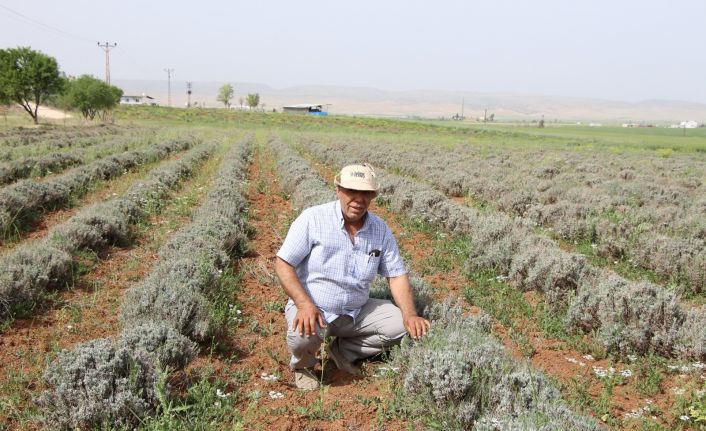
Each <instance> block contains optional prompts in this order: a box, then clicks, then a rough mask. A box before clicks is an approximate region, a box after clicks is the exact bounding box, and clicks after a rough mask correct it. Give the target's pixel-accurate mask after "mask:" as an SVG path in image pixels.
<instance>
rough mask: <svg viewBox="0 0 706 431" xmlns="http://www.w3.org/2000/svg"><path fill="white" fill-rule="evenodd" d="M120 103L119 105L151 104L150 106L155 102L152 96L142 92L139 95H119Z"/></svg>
mask: <svg viewBox="0 0 706 431" xmlns="http://www.w3.org/2000/svg"><path fill="white" fill-rule="evenodd" d="M120 104H121V105H151V106H156V105H157V102H156V101H155V99H154V97H152V96H148V95H147V94H144V93H142V95H140V96H129V95H125V96H120Z"/></svg>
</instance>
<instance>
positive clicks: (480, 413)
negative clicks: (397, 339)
mask: <svg viewBox="0 0 706 431" xmlns="http://www.w3.org/2000/svg"><path fill="white" fill-rule="evenodd" d="M430 318H431V321H432V325H431V328H430V331H429V333H428V334H427V336H425V337H424V338H422V339H420V340H416V341H412V340H405V341H404V342H403V344H402V346H401V348H400V350H399V351H398V352H397V353H396V355H395V357H394V364H395V365H396V366H399V367H400V370H401V375H402V383H401V384H402V387H403V388H404V390H405V395H404V396H405V397H406V402H404V403H403V404H402V406H401V408H402V409H405V410H407V412H408V413H412V414H413V415H415V416H421V417H425V418H429V419H431V420H432V421H434V422H435V423H436V424H438V425H439V426H441V427H442V428H443V429H457V430H463V429H471V427H477V429H511V428H502V426H503V423H506V424H523V423H524V424H527V425H529V426H531V427H530V428H528V429H560V428H561V426H563V425H564V424H574V425H576V426H577V427H576V428H573V429H585V430H596V429H600V427H598V425H597V424H596V423H595V422H594V421H592V420H591V419H590V418H584V417H581V416H577V415H575V414H574V413H572V412H571V411H570V410H569V409H567V408H566V406H565V404H564V403H563V401H562V400H561V395H560V393H559V391H558V390H557V389H556V388H554V386H553V385H552V384H551V382H550V381H549V380H548V379H547V378H546V377H544V375H542V374H540V373H537V372H535V371H532V370H531V369H530V368H528V367H527V366H525V365H520V364H518V363H517V362H515V361H514V360H513V359H512V358H511V357H510V356H509V355H508V354H507V353H506V352H505V350H504V348H503V347H502V345H501V344H499V343H498V342H497V341H496V340H495V339H493V338H492V337H491V336H490V335H489V334H488V331H489V328H490V318H489V317H488V316H487V315H481V316H477V317H476V316H464V315H463V312H462V310H461V308H460V307H459V306H458V305H454V304H453V303H451V302H448V301H447V302H446V303H443V304H435V305H434V306H433V307H432V308H431V312H430ZM496 418H502V420H500V421H498V420H496ZM535 418H536V420H535ZM547 425H550V426H551V427H550V428H541V427H542V426H547ZM493 426H495V428H493ZM532 427H536V428H532ZM552 427H553V428H552ZM473 429H476V428H473ZM519 429H523V428H519Z"/></svg>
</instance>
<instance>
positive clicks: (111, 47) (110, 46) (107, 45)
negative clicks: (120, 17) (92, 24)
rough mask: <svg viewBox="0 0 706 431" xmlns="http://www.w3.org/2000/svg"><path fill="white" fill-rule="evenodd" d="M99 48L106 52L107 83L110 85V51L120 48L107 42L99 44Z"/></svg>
mask: <svg viewBox="0 0 706 431" xmlns="http://www.w3.org/2000/svg"><path fill="white" fill-rule="evenodd" d="M98 46H100V47H101V48H102V49H103V51H105V83H106V84H108V85H110V50H111V49H113V48H115V47H116V46H118V44H117V43H112V44H111V43H108V42H106V43H104V44H103V45H101V43H100V42H98Z"/></svg>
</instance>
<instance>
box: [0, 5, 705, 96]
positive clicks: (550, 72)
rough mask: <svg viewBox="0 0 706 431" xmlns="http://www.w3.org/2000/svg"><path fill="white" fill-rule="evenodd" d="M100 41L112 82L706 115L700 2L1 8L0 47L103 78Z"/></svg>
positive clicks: (702, 15) (703, 8)
mask: <svg viewBox="0 0 706 431" xmlns="http://www.w3.org/2000/svg"><path fill="white" fill-rule="evenodd" d="M17 13H19V14H21V15H23V16H24V17H22V16H19V15H17ZM50 27H51V28H50ZM97 41H100V42H117V43H118V46H117V48H115V49H114V50H112V51H111V57H110V61H111V77H112V78H113V79H165V80H166V73H165V72H164V71H163V69H165V68H173V69H174V70H175V71H174V74H173V78H174V79H178V80H192V81H230V82H233V83H237V82H253V83H263V84H268V85H270V86H273V87H276V88H282V87H288V86H294V85H309V84H327V85H347V86H366V87H375V88H380V89H390V90H413V89H443V90H467V91H482V92H523V93H540V94H549V95H563V96H582V97H585V96H588V97H596V98H606V99H615V100H626V101H639V100H647V99H676V100H688V101H694V102H700V103H706V54H704V48H705V44H706V1H705V0H672V1H667V0H664V1H655V0H625V1H622V0H611V1H608V0H590V1H589V0H574V1H571V0H554V1H551V0H534V1H527V0H514V1H510V0H483V1H476V0H473V1H471V0H469V1H460V0H459V1H451V0H437V1H421V0H377V1H369V0H357V1H355V2H342V1H335V0H328V1H318V0H317V1H291V0H290V1H284V0H282V1H274V0H250V1H247V2H244V1H239V0H233V1H210V0H202V1H199V2H193V1H188V2H187V1H174V0H172V1H163V0H141V1H135V0H121V1H110V0H103V1H95V0H90V1H89V0H81V1H79V0H59V1H56V0H52V1H49V0H37V1H28V0H0V47H2V48H7V47H16V46H31V47H32V48H34V49H39V50H41V51H43V52H45V53H47V54H50V55H52V56H54V57H56V59H57V60H58V61H59V64H60V66H61V68H62V70H64V71H65V72H67V73H68V74H72V75H78V74H83V73H88V74H92V75H94V76H97V77H103V76H104V70H105V68H104V67H105V66H104V60H105V57H104V53H103V51H102V50H101V49H100V48H98V47H97V46H96V42H97Z"/></svg>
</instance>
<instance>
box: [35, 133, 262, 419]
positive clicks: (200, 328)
mask: <svg viewBox="0 0 706 431" xmlns="http://www.w3.org/2000/svg"><path fill="white" fill-rule="evenodd" d="M212 149H213V147H208V149H207V150H206V151H205V152H204V151H203V150H198V151H193V152H192V153H190V158H191V160H192V161H193V162H194V163H196V162H197V161H198V160H203V159H205V158H206V157H207V155H208V154H209V153H210V151H211V150H212ZM248 155H249V146H247V145H246V143H243V144H240V145H235V146H234V149H233V150H232V151H230V152H229V153H228V155H227V156H226V157H225V158H224V161H223V163H222V165H221V168H220V169H219V171H218V174H217V178H219V179H218V180H217V181H216V184H215V186H214V189H213V190H212V191H211V192H210V193H209V195H208V196H209V197H208V198H207V200H206V203H205V204H204V206H206V207H208V206H210V207H211V208H212V209H214V210H215V211H214V212H210V211H202V212H200V213H199V217H197V218H196V219H195V220H194V222H192V223H191V224H189V225H187V226H186V227H185V228H183V229H182V230H180V232H179V233H177V234H176V235H175V236H174V237H172V239H171V240H170V241H169V242H168V243H167V245H165V246H163V247H162V249H161V250H160V259H159V261H158V263H157V264H156V265H155V267H154V268H153V269H152V271H151V272H150V274H149V275H148V276H147V278H145V279H144V280H143V281H142V282H141V283H140V284H139V285H138V286H136V287H134V288H132V289H130V290H128V291H127V293H126V295H125V298H124V299H123V307H122V310H121V320H122V324H123V332H122V333H121V336H120V337H119V338H118V340H117V341H115V342H113V341H111V340H96V341H93V342H91V343H88V344H86V345H83V346H79V347H77V348H75V349H74V350H72V351H71V352H67V353H64V354H62V356H60V358H59V359H57V361H55V362H54V363H52V365H50V367H49V369H48V370H47V378H46V381H47V386H48V387H49V389H48V390H47V391H45V393H44V394H43V395H42V397H41V398H40V400H39V404H40V405H41V406H42V407H43V408H44V410H45V414H46V417H47V418H48V421H47V422H48V424H49V425H50V426H52V427H84V428H90V427H97V426H104V427H111V426H115V427H126V426H132V425H134V424H135V423H137V422H138V421H139V419H140V418H142V417H144V416H145V415H147V414H149V413H150V412H151V411H153V409H154V408H155V407H156V405H157V400H156V399H155V385H156V383H157V370H158V369H160V368H162V369H163V368H168V369H181V368H183V367H185V366H186V365H187V364H188V362H190V361H191V360H192V359H193V358H194V356H195V354H196V344H194V343H193V341H191V340H195V341H202V340H204V339H205V338H206V337H207V336H208V335H209V334H210V333H211V332H212V328H211V327H210V326H211V324H210V320H209V305H210V304H209V301H208V298H207V296H206V295H204V292H208V290H209V289H211V288H212V287H214V285H217V284H218V279H219V277H220V271H219V269H221V268H223V267H224V266H225V265H227V264H228V263H229V259H228V255H227V253H228V252H229V251H232V250H230V249H229V247H231V245H230V244H231V240H229V239H223V238H224V237H225V238H231V237H232V236H233V235H234V234H233V232H235V231H241V230H243V229H244V223H243V221H242V220H241V219H242V216H243V215H244V214H240V217H237V218H233V219H230V220H228V219H227V218H226V217H224V216H223V214H221V213H220V211H218V209H217V208H215V207H213V205H215V203H214V201H218V202H225V201H223V199H224V197H225V196H233V197H234V198H236V197H237V199H234V202H233V205H235V206H238V207H239V208H241V209H242V210H243V211H244V209H245V207H244V206H243V205H242V200H243V197H242V196H237V195H234V194H231V193H228V192H227V190H226V189H229V188H234V187H236V186H237V188H238V190H241V188H240V186H239V185H238V184H236V182H237V183H240V182H242V178H243V177H244V172H243V171H244V169H245V168H246V165H245V163H244V160H246V159H247V157H248ZM168 166H171V167H172V168H173V169H168V170H163V171H162V172H161V173H158V174H156V175H152V176H151V179H150V180H147V181H144V182H141V183H139V184H140V185H137V186H136V187H133V188H132V189H131V192H130V193H128V194H127V196H126V197H125V198H123V199H121V200H122V201H130V202H140V203H142V204H144V203H145V202H147V201H148V197H149V196H154V193H160V192H155V190H157V189H159V190H164V189H166V188H168V187H170V184H172V183H173V182H174V181H177V179H178V177H179V176H180V175H185V174H187V173H188V172H190V168H188V165H186V164H183V163H179V162H174V163H171V164H168ZM170 171H171V172H174V171H176V172H178V174H177V176H173V175H171V174H170ZM236 178H237V179H238V180H234V179H236ZM234 181H236V182H234ZM239 202H240V203H239ZM119 208H127V209H131V208H133V206H132V205H128V206H120V207H119ZM129 212H132V210H130V211H129ZM225 212H226V213H228V214H232V215H234V213H233V210H232V208H231V209H228V210H227V211H225ZM123 217H128V214H127V212H126V213H123ZM219 246H221V247H223V248H219ZM185 336H186V337H189V338H190V339H191V340H190V339H189V338H186V337H185ZM84 346H87V347H84ZM84 358H88V359H84ZM120 360H123V362H120ZM91 361H93V362H91ZM103 364H105V367H103ZM125 364H127V365H128V366H130V367H132V368H128V370H127V371H128V373H127V375H128V377H130V379H129V380H128V381H127V383H128V384H132V386H129V385H128V386H127V387H125V386H126V385H125V384H124V383H122V382H123V381H124V378H123V375H124V374H126V372H125V368H126V366H125ZM132 364H135V365H132ZM138 366H139V367H138ZM78 367H82V368H83V369H85V371H82V372H81V373H77V372H76V370H75V369H76V368H78ZM86 384H90V385H91V387H97V388H103V390H102V391H95V392H94V391H91V392H90V393H88V394H87V393H85V392H86V391H83V392H82V391H80V390H78V389H77V388H79V387H80V386H82V385H86ZM116 384H120V386H118V387H117V388H116V387H115V386H116ZM106 388H107V389H106Z"/></svg>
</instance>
